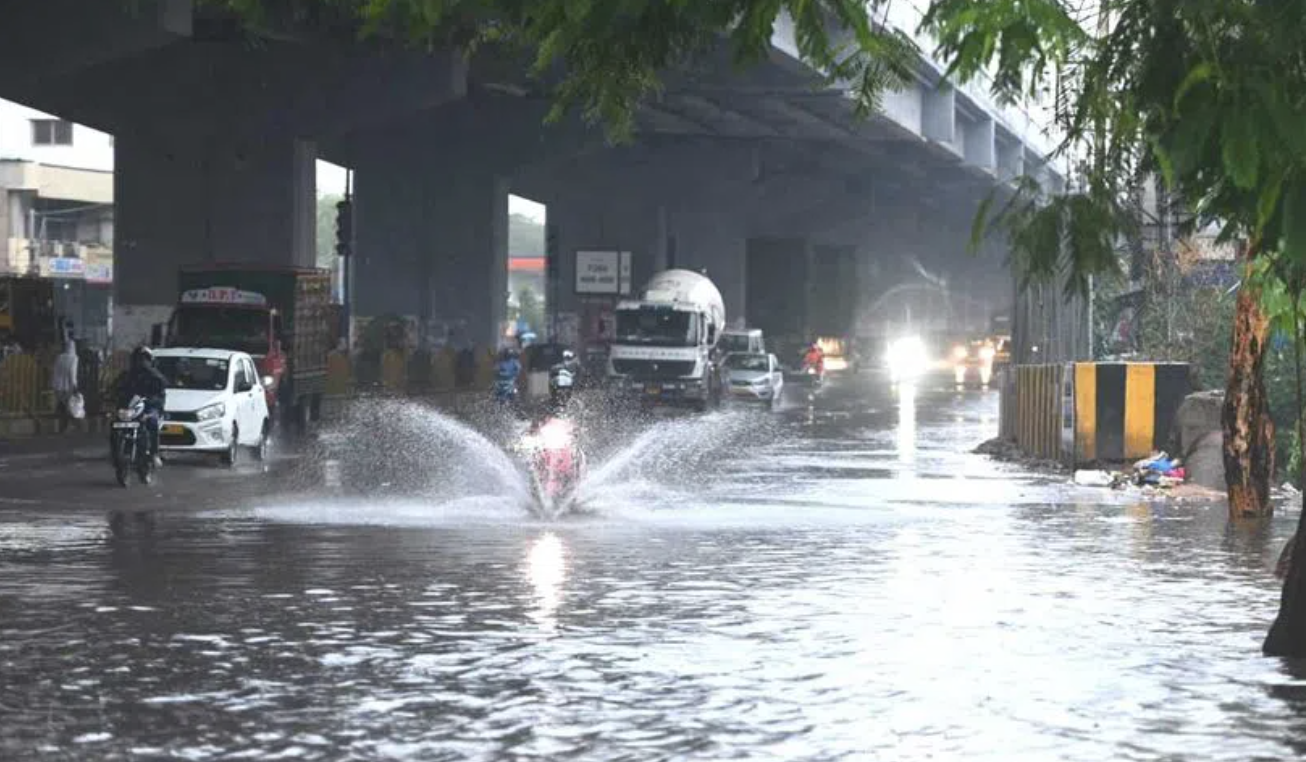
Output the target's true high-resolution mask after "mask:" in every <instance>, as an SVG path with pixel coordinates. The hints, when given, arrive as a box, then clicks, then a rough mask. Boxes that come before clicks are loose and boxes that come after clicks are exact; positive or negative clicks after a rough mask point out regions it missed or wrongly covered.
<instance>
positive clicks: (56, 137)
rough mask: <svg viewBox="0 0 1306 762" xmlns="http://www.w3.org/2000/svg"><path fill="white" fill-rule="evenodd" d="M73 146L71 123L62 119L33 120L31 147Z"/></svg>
mask: <svg viewBox="0 0 1306 762" xmlns="http://www.w3.org/2000/svg"><path fill="white" fill-rule="evenodd" d="M72 144H73V123H72V122H65V121H64V120H62V119H33V120H32V145H34V146H70V145H72Z"/></svg>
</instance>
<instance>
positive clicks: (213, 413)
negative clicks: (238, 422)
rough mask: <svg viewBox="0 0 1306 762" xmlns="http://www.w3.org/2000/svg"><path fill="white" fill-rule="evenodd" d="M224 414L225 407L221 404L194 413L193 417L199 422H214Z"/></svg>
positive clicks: (225, 411) (225, 412)
mask: <svg viewBox="0 0 1306 762" xmlns="http://www.w3.org/2000/svg"><path fill="white" fill-rule="evenodd" d="M226 414H227V406H226V404H224V403H222V402H219V403H217V404H215V405H209V406H208V407H202V408H200V409H199V410H196V411H195V417H196V418H197V419H199V420H201V421H214V420H217V419H219V418H221V417H222V416H224V415H226Z"/></svg>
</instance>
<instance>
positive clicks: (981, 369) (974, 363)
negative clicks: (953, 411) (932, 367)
mask: <svg viewBox="0 0 1306 762" xmlns="http://www.w3.org/2000/svg"><path fill="white" fill-rule="evenodd" d="M996 354H997V350H996V348H995V347H994V346H993V342H991V341H989V340H987V339H977V340H975V341H971V342H967V343H964V344H957V345H955V346H954V347H953V348H952V356H951V362H952V375H953V380H954V381H955V382H956V383H957V384H958V385H962V384H969V383H978V384H979V385H981V386H988V385H989V382H991V381H992V380H993V360H994V357H995V356H996Z"/></svg>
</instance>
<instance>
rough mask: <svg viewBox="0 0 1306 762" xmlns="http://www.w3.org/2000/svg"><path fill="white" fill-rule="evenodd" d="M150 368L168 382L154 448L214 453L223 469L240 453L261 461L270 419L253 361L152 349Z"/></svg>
mask: <svg viewBox="0 0 1306 762" xmlns="http://www.w3.org/2000/svg"><path fill="white" fill-rule="evenodd" d="M154 367H156V368H158V370H159V372H160V373H162V374H163V377H164V378H165V379H167V381H168V395H167V399H166V400H165V402H164V407H163V421H162V425H161V427H160V429H159V449H161V450H164V451H170V452H202V453H214V454H217V455H220V456H221V458H222V462H223V463H224V464H226V465H228V466H232V465H235V464H236V462H237V461H238V460H239V455H240V450H241V448H248V449H250V450H252V451H253V453H254V457H255V458H256V459H258V460H264V459H265V458H267V456H268V451H269V448H270V446H271V443H272V417H271V414H270V413H269V411H268V405H267V398H266V397H265V396H264V389H263V385H262V383H261V382H260V379H259V375H258V370H257V369H256V367H255V365H254V358H253V357H251V356H250V355H249V354H248V353H246V352H233V351H231V350H229V349H192V348H184V347H173V348H169V349H158V350H155V352H154Z"/></svg>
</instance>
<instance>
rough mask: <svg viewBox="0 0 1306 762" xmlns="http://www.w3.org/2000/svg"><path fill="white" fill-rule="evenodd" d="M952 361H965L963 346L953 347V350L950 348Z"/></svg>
mask: <svg viewBox="0 0 1306 762" xmlns="http://www.w3.org/2000/svg"><path fill="white" fill-rule="evenodd" d="M952 359H953V360H955V361H957V362H960V361H962V360H965V359H966V348H965V347H963V346H955V347H953V348H952Z"/></svg>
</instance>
